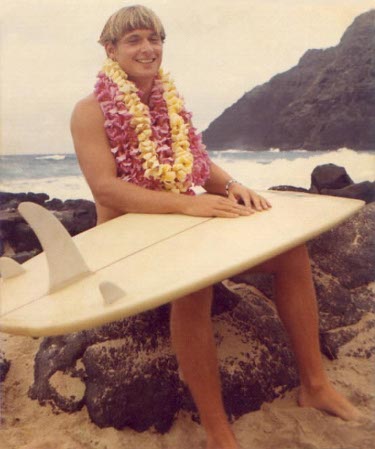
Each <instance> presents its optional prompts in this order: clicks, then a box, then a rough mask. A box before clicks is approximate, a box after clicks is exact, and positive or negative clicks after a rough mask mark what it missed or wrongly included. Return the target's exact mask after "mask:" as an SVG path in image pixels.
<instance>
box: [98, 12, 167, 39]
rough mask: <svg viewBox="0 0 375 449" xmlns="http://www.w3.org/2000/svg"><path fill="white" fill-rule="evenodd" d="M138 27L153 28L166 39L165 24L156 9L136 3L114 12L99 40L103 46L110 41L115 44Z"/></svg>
mask: <svg viewBox="0 0 375 449" xmlns="http://www.w3.org/2000/svg"><path fill="white" fill-rule="evenodd" d="M137 29H146V30H153V31H155V33H157V34H158V35H159V36H160V38H161V40H162V41H164V39H165V31H164V27H163V24H162V23H161V21H160V19H159V17H158V16H157V15H156V14H155V13H154V11H152V10H151V9H149V8H146V7H145V6H142V5H134V6H126V7H124V8H121V9H119V10H118V11H117V12H115V13H114V14H112V16H111V17H110V18H109V19H108V20H107V23H106V24H105V25H104V28H103V31H102V33H101V35H100V39H99V41H98V42H99V43H100V44H101V45H103V46H105V45H106V44H108V43H112V44H115V43H116V42H117V41H118V40H119V39H121V38H122V36H123V35H124V34H125V33H128V32H130V31H134V30H137Z"/></svg>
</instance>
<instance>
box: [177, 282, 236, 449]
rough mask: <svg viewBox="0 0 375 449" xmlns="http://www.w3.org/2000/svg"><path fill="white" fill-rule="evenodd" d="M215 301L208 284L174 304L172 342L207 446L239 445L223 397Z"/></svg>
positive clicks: (225, 447)
mask: <svg viewBox="0 0 375 449" xmlns="http://www.w3.org/2000/svg"><path fill="white" fill-rule="evenodd" d="M211 303H212V288H207V289H204V290H200V291H199V292H196V293H194V294H191V295H188V296H186V297H184V298H181V299H178V300H177V301H175V302H174V303H173V304H172V312H171V336H172V344H173V347H174V350H175V352H176V355H177V360H178V363H179V366H180V369H181V371H182V374H183V376H184V379H185V381H186V383H187V385H188V386H189V388H190V391H191V393H192V396H193V398H194V401H195V404H196V405H197V407H198V411H199V415H200V418H201V422H202V425H203V427H204V429H205V431H206V433H207V446H206V449H238V447H239V446H238V444H237V443H236V440H235V437H234V435H233V432H232V431H231V429H230V425H229V422H228V419H227V416H226V414H225V410H224V406H223V401H222V395H221V385H220V379H219V369H218V361H217V355H216V346H215V341H214V336H213V330H212V322H211Z"/></svg>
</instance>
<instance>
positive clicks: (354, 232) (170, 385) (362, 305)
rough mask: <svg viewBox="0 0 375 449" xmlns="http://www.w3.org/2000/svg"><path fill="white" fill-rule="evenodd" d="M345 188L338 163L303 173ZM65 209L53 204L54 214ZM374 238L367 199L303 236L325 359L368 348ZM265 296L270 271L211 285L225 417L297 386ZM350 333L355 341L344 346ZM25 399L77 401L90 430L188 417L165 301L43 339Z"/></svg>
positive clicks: (162, 426) (166, 424)
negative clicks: (321, 230)
mask: <svg viewBox="0 0 375 449" xmlns="http://www.w3.org/2000/svg"><path fill="white" fill-rule="evenodd" d="M353 185H355V184H354V183H353V181H352V180H351V178H350V176H349V175H348V174H347V173H346V171H345V170H344V169H342V168H341V167H336V166H331V165H329V166H322V167H318V168H317V169H315V170H314V172H313V174H312V188H311V190H312V191H314V192H321V191H323V190H324V189H327V188H329V189H331V190H334V191H336V190H341V189H343V188H347V187H350V186H353ZM288 188H290V187H286V186H284V189H288ZM292 189H296V188H292ZM297 190H298V188H297ZM0 198H1V194H0ZM13 200H14V198H10V199H9V201H13ZM3 204H5V203H3ZM55 204H60V203H59V202H57V203H56V201H55ZM69 204H73V205H74V204H75V203H69ZM84 204H86V203H84ZM65 206H66V204H65ZM65 206H62V204H60V206H59V207H60V211H63V209H64V207H65ZM12 207H13V206H12ZM54 207H55V208H56V205H55V206H54ZM89 207H90V208H91V207H92V206H91V205H89ZM90 210H91V209H90ZM3 211H7V212H9V213H11V212H12V213H14V207H13V210H10V209H7V208H6V207H5V206H4V208H3ZM81 216H83V217H85V216H86V215H85V214H78V215H77V216H76V220H77V219H79V217H81ZM85 222H86V221H85ZM76 226H77V227H79V226H81V225H80V224H77V223H76ZM374 235H375V203H374V202H372V203H370V204H368V205H367V206H366V207H364V208H363V209H362V210H361V211H360V212H359V213H358V214H357V215H356V216H354V217H353V218H351V219H350V220H348V221H346V222H345V223H344V224H342V225H341V226H339V227H337V228H335V229H334V230H331V231H328V232H327V233H325V234H323V235H321V236H319V237H318V238H316V239H314V240H313V241H311V242H309V250H310V255H311V262H312V268H313V278H314V283H315V286H316V292H317V298H318V303H319V310H320V339H321V348H322V351H323V353H324V354H325V355H326V356H327V357H329V358H331V359H333V358H336V357H338V356H339V355H340V354H348V355H350V356H353V357H369V356H370V355H372V354H374V353H375V337H374V335H373V334H374V332H373V329H374V327H375V303H374V285H375V284H374V280H375V270H374V267H375V260H374V257H373V255H374V254H375V240H374V239H373V236H374ZM274 294H275V292H274V288H273V277H272V276H270V275H265V274H245V275H238V276H235V277H234V278H232V279H231V280H228V281H225V282H224V283H220V284H217V285H215V287H214V306H213V321H214V330H215V339H216V343H217V348H218V354H219V358H220V367H221V371H220V373H221V379H222V385H223V396H224V403H225V407H226V411H227V413H228V414H229V416H231V418H232V419H235V418H237V417H240V416H241V415H243V414H245V413H248V412H249V411H252V410H257V409H259V408H260V406H261V405H262V404H263V403H264V402H266V401H271V400H272V399H274V398H276V397H278V396H280V395H282V394H283V393H284V392H285V391H287V390H289V389H291V388H293V387H294V386H296V385H297V383H298V378H297V370H296V365H295V360H294V357H293V354H292V352H291V349H290V345H289V342H288V339H287V337H286V334H285V331H284V329H283V326H282V325H281V323H280V321H279V319H278V316H277V313H276V308H275V305H274ZM260 317H261V319H260ZM360 333H361V338H362V341H364V342H365V344H363V345H361V346H357V347H353V346H351V347H350V348H349V349H348V346H347V344H348V343H349V342H351V341H352V340H353V338H354V337H356V336H358V335H359V334H360ZM29 395H30V397H31V398H33V399H35V400H38V401H39V402H40V403H41V404H46V403H49V404H51V405H52V406H53V407H54V408H56V409H58V410H63V411H66V412H69V413H71V412H74V411H77V410H79V409H81V408H82V407H86V408H87V410H88V413H89V415H90V417H91V419H92V420H93V422H95V423H96V424H97V425H98V426H100V427H108V426H112V427H115V428H117V429H122V428H124V427H131V428H133V429H135V430H137V431H143V430H146V429H148V428H150V427H154V428H155V429H156V430H157V431H158V432H165V431H167V430H168V429H169V428H170V426H171V425H172V423H173V420H174V417H175V416H176V414H177V413H178V412H179V411H181V410H184V411H187V412H190V413H191V414H192V416H193V418H194V419H197V415H196V410H195V406H194V404H193V401H192V398H191V396H190V393H189V391H188V390H187V388H186V385H185V383H184V381H183V379H181V378H180V375H179V371H178V366H177V361H176V358H175V355H174V353H173V351H172V348H171V344H170V336H169V306H168V305H165V306H163V307H160V308H158V309H155V310H151V311H148V312H145V313H142V314H139V315H136V316H133V317H130V318H127V319H124V320H121V321H117V322H113V323H110V324H108V325H105V326H102V327H99V328H96V329H90V330H86V331H82V332H76V333H72V334H68V335H62V336H59V337H50V338H45V339H43V341H42V343H41V345H40V348H39V351H38V353H37V355H36V358H35V368H34V383H33V385H32V386H31V388H30V391H29Z"/></svg>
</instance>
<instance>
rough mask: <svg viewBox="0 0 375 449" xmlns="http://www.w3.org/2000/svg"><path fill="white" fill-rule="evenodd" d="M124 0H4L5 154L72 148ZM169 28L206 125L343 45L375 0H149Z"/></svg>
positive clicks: (171, 54) (179, 66) (182, 75)
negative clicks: (310, 57) (77, 115)
mask: <svg viewBox="0 0 375 449" xmlns="http://www.w3.org/2000/svg"><path fill="white" fill-rule="evenodd" d="M134 3H137V2H136V1H135V2H128V1H120V0H79V1H78V0H3V1H2V6H1V12H0V26H1V28H0V39H1V41H0V81H1V91H0V94H1V97H0V118H1V148H0V154H1V153H2V154H25V153H46V154H49V153H51V154H52V153H69V152H73V151H74V149H73V144H72V140H71V136H70V130H69V121H70V115H71V112H72V109H73V107H74V105H75V103H76V102H77V101H78V100H79V99H80V98H82V97H84V96H86V95H88V94H89V93H91V92H92V90H93V86H94V83H95V77H96V74H97V73H98V71H99V70H100V67H101V65H102V62H103V61H104V59H105V53H104V50H103V48H102V47H101V46H100V45H99V44H98V43H97V40H98V38H99V35H100V32H101V30H102V28H103V26H104V24H105V22H106V20H107V19H108V17H109V16H110V15H111V14H112V13H113V12H115V11H116V10H118V9H119V8H121V7H123V6H128V5H131V4H134ZM142 4H143V5H145V6H148V7H151V8H152V9H153V10H154V11H155V12H156V13H157V14H158V15H159V17H160V18H161V20H162V22H163V24H164V27H165V29H166V33H167V39H166V43H165V45H164V60H163V67H164V68H165V69H167V70H168V71H170V72H171V74H172V77H173V79H174V80H175V82H176V85H177V87H178V90H179V91H180V92H181V93H182V94H183V96H184V98H185V100H186V104H187V107H188V109H190V110H191V111H192V112H193V119H194V124H195V126H196V127H197V128H198V129H199V130H200V131H203V130H204V129H206V128H207V126H208V125H209V123H210V122H211V121H213V120H214V119H215V118H216V117H218V116H219V115H220V114H221V113H222V112H223V110H224V109H226V108H227V107H229V106H230V105H232V104H233V103H234V102H235V101H237V100H238V99H239V98H240V97H241V96H242V95H243V94H244V93H245V92H247V91H250V90H251V89H252V88H254V87H255V86H257V85H259V84H263V83H265V82H267V81H268V80H269V79H270V78H271V77H273V76H274V75H276V74H277V73H281V72H284V71H286V70H288V69H290V68H291V67H293V66H295V65H296V64H297V63H298V61H299V59H300V57H301V56H302V55H303V54H304V53H305V52H306V51H307V50H308V49H311V48H327V47H331V46H335V45H337V44H338V43H339V41H340V38H341V36H342V34H343V33H344V31H345V30H346V28H347V27H348V26H349V25H350V24H351V23H352V22H353V20H354V18H355V17H356V16H358V15H359V14H361V13H363V12H366V11H368V10H370V9H374V8H375V0H324V1H323V0H298V1H297V0H231V1H228V0H143V1H142Z"/></svg>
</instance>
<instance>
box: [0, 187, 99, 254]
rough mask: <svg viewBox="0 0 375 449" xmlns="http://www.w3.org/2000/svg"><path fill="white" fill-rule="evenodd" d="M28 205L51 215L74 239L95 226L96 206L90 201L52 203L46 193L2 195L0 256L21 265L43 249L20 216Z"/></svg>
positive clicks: (0, 194)
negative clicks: (48, 211)
mask: <svg viewBox="0 0 375 449" xmlns="http://www.w3.org/2000/svg"><path fill="white" fill-rule="evenodd" d="M25 201H29V202H32V203H36V204H39V205H41V206H43V207H45V208H46V209H48V210H50V211H52V212H53V213H54V215H55V216H56V217H57V218H58V219H59V220H60V221H61V223H62V224H63V225H64V226H65V228H66V229H67V230H68V232H69V233H70V235H72V236H74V235H76V234H79V233H81V232H83V231H86V230H87V229H89V228H92V227H93V226H95V224H96V211H95V205H94V203H93V202H92V201H87V200H67V201H64V202H63V201H61V200H59V199H52V200H49V196H48V195H46V194H45V193H7V192H0V242H1V244H0V256H1V255H4V254H5V253H7V255H9V256H13V257H14V259H16V260H17V261H18V262H20V263H22V262H24V261H25V260H27V259H29V258H30V257H33V256H35V255H36V254H38V253H39V252H40V251H41V250H42V248H41V246H40V243H39V240H38V239H37V237H36V235H35V234H34V231H33V230H32V229H31V228H30V226H29V225H28V224H27V223H26V222H25V220H24V219H23V218H22V217H21V215H20V214H19V213H18V211H17V208H18V205H19V204H20V203H22V202H25Z"/></svg>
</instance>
